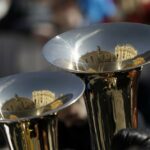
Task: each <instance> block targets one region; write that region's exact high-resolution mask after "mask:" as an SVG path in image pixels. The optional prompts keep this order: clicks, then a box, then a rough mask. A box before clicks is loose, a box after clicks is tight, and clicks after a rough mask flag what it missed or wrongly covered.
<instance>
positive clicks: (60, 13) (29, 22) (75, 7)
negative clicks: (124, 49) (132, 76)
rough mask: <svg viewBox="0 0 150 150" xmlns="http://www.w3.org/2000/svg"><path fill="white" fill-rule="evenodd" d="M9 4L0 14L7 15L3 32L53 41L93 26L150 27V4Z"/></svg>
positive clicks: (22, 0) (32, 0) (139, 0)
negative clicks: (133, 24)
mask: <svg viewBox="0 0 150 150" xmlns="http://www.w3.org/2000/svg"><path fill="white" fill-rule="evenodd" d="M1 1H4V0H0V2H1ZM6 2H7V3H8V7H10V8H9V10H8V8H7V7H6V6H4V5H2V4H0V5H1V7H0V10H1V9H3V10H2V11H0V13H1V14H2V15H4V14H5V17H3V18H2V17H1V21H0V29H1V30H2V29H7V30H17V31H18V30H19V31H25V32H27V31H28V32H31V33H33V34H35V35H36V36H39V37H42V38H50V37H53V36H54V35H56V34H58V33H61V32H64V31H66V30H69V29H72V28H76V27H79V26H86V25H89V24H93V23H101V22H112V21H131V22H142V23H148V24H149V23H150V1H149V0H132V1H131V0H125V1H124V0H5V3H6ZM1 3H2V2H1ZM4 9H5V11H4ZM6 9H7V10H8V13H7V14H6Z"/></svg>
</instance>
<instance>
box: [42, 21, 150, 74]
mask: <svg viewBox="0 0 150 150" xmlns="http://www.w3.org/2000/svg"><path fill="white" fill-rule="evenodd" d="M149 39H150V27H149V25H144V24H136V23H108V24H107V23H106V24H100V25H92V26H89V27H83V28H78V29H75V30H71V31H69V32H65V33H63V34H60V35H57V36H56V37H55V38H53V39H51V40H50V41H49V42H48V43H47V44H46V45H45V46H44V48H43V54H44V57H45V58H46V60H47V61H48V62H50V63H51V64H53V65H55V66H58V67H59V68H63V69H65V70H69V71H72V72H76V73H108V72H119V71H123V70H130V69H132V68H137V67H139V66H141V65H143V64H146V63H149V60H150V51H149V50H150V42H149Z"/></svg>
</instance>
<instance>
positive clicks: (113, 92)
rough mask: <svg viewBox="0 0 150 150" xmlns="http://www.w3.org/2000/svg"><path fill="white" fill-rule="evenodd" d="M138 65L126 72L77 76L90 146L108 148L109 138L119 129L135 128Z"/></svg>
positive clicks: (100, 148)
mask: <svg viewBox="0 0 150 150" xmlns="http://www.w3.org/2000/svg"><path fill="white" fill-rule="evenodd" d="M140 70H141V69H140V68H138V69H136V70H131V71H128V72H120V73H108V74H103V75H102V74H89V75H83V74H79V76H80V77H81V78H82V79H83V80H84V81H85V83H86V90H85V94H84V98H85V102H86V106H87V110H88V116H89V123H90V128H91V135H92V140H93V141H92V143H93V145H92V149H94V150H110V145H111V139H112V137H113V135H114V134H115V133H117V132H118V131H119V130H120V129H123V128H137V126H138V125H137V114H138V112H137V105H136V103H137V102H136V89H137V80H138V77H139V75H140Z"/></svg>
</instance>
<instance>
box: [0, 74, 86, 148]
mask: <svg viewBox="0 0 150 150" xmlns="http://www.w3.org/2000/svg"><path fill="white" fill-rule="evenodd" d="M62 78H63V80H62ZM84 89H85V85H84V83H83V81H82V80H81V79H79V78H77V77H76V76H75V75H73V74H70V73H66V72H32V73H23V74H17V75H12V76H8V77H4V78H1V79H0V131H1V132H3V134H4V137H5V140H6V141H7V143H8V146H9V149H10V150H58V143H57V113H58V112H59V111H60V110H63V109H64V108H66V107H68V106H70V105H71V104H73V103H75V102H76V101H77V100H78V99H79V98H80V97H81V96H82V95H83V92H84ZM43 90H44V91H45V90H46V93H47V92H49V91H52V92H53V93H55V95H56V99H53V102H52V101H51V102H49V97H48V96H50V95H48V96H47V95H46V96H43V95H42V93H40V96H39V97H36V101H38V102H39V103H38V107H35V104H34V102H33V99H32V92H33V91H43ZM44 93H45V92H44ZM41 95H42V96H41ZM14 96H15V97H14ZM43 101H44V102H43ZM47 102H49V103H47ZM41 103H42V104H43V103H44V104H45V103H46V104H45V105H42V106H41Z"/></svg>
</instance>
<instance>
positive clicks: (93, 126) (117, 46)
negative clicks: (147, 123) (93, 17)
mask: <svg viewBox="0 0 150 150" xmlns="http://www.w3.org/2000/svg"><path fill="white" fill-rule="evenodd" d="M149 39H150V26H149V25H144V24H137V23H106V24H98V25H91V26H88V27H82V28H78V29H75V30H71V31H68V32H65V33H63V34H60V35H57V36H56V37H54V38H53V39H51V40H49V41H48V42H47V44H46V45H45V46H44V48H43V54H44V57H45V58H46V60H47V61H48V62H50V63H51V64H53V65H55V66H57V67H59V68H61V69H64V70H67V71H70V72H73V73H75V74H77V75H78V76H80V77H81V78H82V79H83V80H84V81H85V84H86V90H85V93H84V97H85V102H86V106H87V110H88V116H89V124H90V130H91V136H92V143H93V144H92V149H93V150H110V144H111V138H112V137H113V135H114V134H115V133H116V132H117V131H118V130H120V129H122V128H129V127H133V128H134V127H137V107H136V103H137V102H136V95H137V94H136V89H137V83H138V82H137V81H138V77H139V75H140V71H141V68H142V66H143V65H145V64H148V63H149V62H150V42H149Z"/></svg>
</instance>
